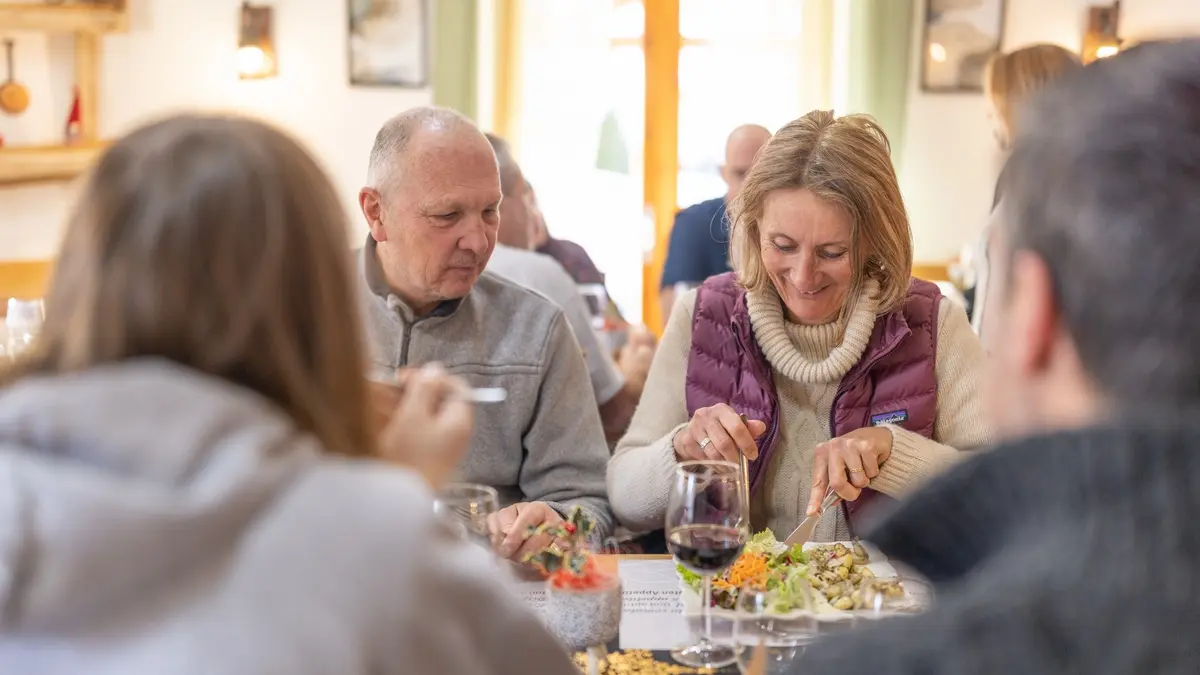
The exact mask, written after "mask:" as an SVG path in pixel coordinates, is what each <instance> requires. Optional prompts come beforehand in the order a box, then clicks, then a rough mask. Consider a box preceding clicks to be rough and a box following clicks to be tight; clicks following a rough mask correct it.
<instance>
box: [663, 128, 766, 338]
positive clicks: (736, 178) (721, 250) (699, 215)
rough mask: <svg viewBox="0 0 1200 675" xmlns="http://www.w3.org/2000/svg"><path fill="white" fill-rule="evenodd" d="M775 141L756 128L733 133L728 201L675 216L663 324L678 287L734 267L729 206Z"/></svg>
mask: <svg viewBox="0 0 1200 675" xmlns="http://www.w3.org/2000/svg"><path fill="white" fill-rule="evenodd" d="M770 139H771V132H770V131H767V129H766V128H765V127H761V126H759V125H757V124H745V125H742V126H740V127H738V128H736V129H734V130H733V133H731V134H729V139H728V140H726V141H725V164H724V165H723V166H722V167H721V177H722V178H724V179H725V185H727V186H728V190H727V191H726V192H725V196H724V197H718V198H716V199H710V200H708V201H706V202H700V203H699V204H695V205H692V206H689V207H687V208H686V209H684V210H682V211H680V212H679V213H678V214H676V216H675V225H674V227H672V228H671V241H670V243H669V244H668V246H667V262H666V264H665V265H664V266H663V275H662V283H661V284H660V290H659V300H660V302H661V303H662V316H663V321H664V322H665V321H666V318H667V316H669V315H670V314H671V307H673V306H674V305H675V287H676V286H677V285H681V286H684V287H686V288H691V287H693V286H699V285H700V283H701V282H702V281H704V280H705V279H707V278H709V277H711V276H713V275H714V274H724V273H725V272H728V271H729V269H730V267H729V225H728V223H726V222H725V207H726V205H728V203H729V201H730V200H732V199H733V198H734V197H736V196H737V194H738V192H741V190H742V181H744V180H745V179H746V173H747V172H749V171H750V167H751V166H753V165H754V159H755V157H757V156H758V151H759V149H760V148H762V146H764V145H766V144H767V141H769V140H770Z"/></svg>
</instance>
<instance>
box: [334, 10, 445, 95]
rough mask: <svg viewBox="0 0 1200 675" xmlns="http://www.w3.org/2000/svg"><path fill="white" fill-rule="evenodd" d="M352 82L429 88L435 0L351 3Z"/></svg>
mask: <svg viewBox="0 0 1200 675" xmlns="http://www.w3.org/2000/svg"><path fill="white" fill-rule="evenodd" d="M346 2H347V7H348V9H349V36H348V37H349V39H348V44H349V64H350V84H351V85H355V86H367V87H406V88H414V89H419V88H423V87H425V86H426V85H428V84H429V51H430V49H429V30H430V14H431V10H430V3H429V0H346Z"/></svg>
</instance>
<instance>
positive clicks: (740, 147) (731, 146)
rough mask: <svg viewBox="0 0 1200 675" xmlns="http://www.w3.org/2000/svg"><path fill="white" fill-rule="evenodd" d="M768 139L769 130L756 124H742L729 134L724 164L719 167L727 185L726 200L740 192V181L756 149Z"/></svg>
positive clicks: (750, 163)
mask: <svg viewBox="0 0 1200 675" xmlns="http://www.w3.org/2000/svg"><path fill="white" fill-rule="evenodd" d="M769 140H771V132H770V131H767V128H766V127H763V126H760V125H757V124H743V125H742V126H740V127H738V128H736V129H734V130H733V132H732V133H730V134H729V138H728V139H727V140H726V141H725V165H724V166H722V167H721V177H722V178H724V179H725V184H726V185H728V186H729V190H728V192H727V193H726V194H725V198H726V199H727V200H729V199H733V198H734V197H736V196H737V194H738V192H741V190H742V182H743V181H745V180H746V174H747V173H749V172H750V167H752V166H754V160H755V158H756V157H758V151H759V150H761V149H762V147H763V146H764V145H766V144H767V141H769Z"/></svg>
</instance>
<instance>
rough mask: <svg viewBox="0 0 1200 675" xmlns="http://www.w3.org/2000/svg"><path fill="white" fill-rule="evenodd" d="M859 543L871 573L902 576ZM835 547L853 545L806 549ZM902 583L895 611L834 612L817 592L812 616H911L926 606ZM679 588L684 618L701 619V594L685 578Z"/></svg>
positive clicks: (824, 618) (715, 610) (718, 611)
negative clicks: (865, 555) (693, 617)
mask: <svg viewBox="0 0 1200 675" xmlns="http://www.w3.org/2000/svg"><path fill="white" fill-rule="evenodd" d="M860 543H861V544H862V545H863V548H865V549H866V550H867V556H868V560H869V562H868V563H867V565H866V567H867V569H869V570H871V572H873V573H874V574H875V576H876V577H878V578H881V579H895V578H897V577H899V576H900V574H899V572H897V571H896V568H895V567H893V566H892V564H891V563H890V562H888V559H887V556H885V555H883V553H882V552H881V551H880V550H879V549H877V548H875V547H874V546H871V545H870V544H868V543H866V542H860ZM833 544H844V545H846V546H853V542H849V541H842V542H833V541H831V542H822V543H813V542H809V543H807V544H805V545H804V550H806V551H807V550H809V549H812V548H814V547H817V546H832V545H833ZM784 548H785V547H784V545H783V544H780V545H779V550H780V551H782V550H783V549H784ZM902 583H903V584H904V600H902V601H900V603H899V604H898V606H896V607H894V608H890V609H888V610H885V611H882V612H879V613H878V614H876V613H875V612H874V611H871V610H863V609H860V610H852V611H846V610H841V609H835V608H834V607H833V606H832V605H830V604H829V602H828V601H826V600H825V596H823V595H821V594H820V593H819V592H818V593H816V595H815V599H816V602H817V605H818V607H817V610H816V611H815V612H813V614H814V615H815V616H816V618H817V620H818V621H827V622H835V621H850V620H853V619H858V618H863V617H876V616H879V617H885V616H892V615H899V614H911V613H912V611H914V610H916V609H917V608H919V607H922V606H924V604H925V603H924V602H923V601H922V599H921V596H920V595H919V594H917V593H913V589H911V588H910V586H909V584H908V582H907V580H904V581H902ZM679 587H680V588H682V589H683V596H682V598H681V599H682V600H683V614H684V616H698V615H699V614H700V611H701V609H702V608H701V606H700V594H699V593H697V592H696V591H694V590H692V587H691V586H688V585H687V583H685V582H684V581H683V579H682V578H680V580H679ZM713 614H714V615H728V616H733V615H735V614H736V612H735V611H734V610H731V609H724V608H721V607H713ZM806 614H808V612H807V611H804V610H797V611H794V612H788V613H787V614H784V615H782V616H783V617H784V618H791V617H801V616H804V615H806Z"/></svg>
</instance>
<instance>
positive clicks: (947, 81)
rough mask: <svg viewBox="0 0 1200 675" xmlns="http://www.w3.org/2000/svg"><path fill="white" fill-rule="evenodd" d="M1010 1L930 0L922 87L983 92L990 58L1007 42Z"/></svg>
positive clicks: (923, 56)
mask: <svg viewBox="0 0 1200 675" xmlns="http://www.w3.org/2000/svg"><path fill="white" fill-rule="evenodd" d="M1006 4H1007V0H927V2H926V3H925V15H924V24H923V30H922V31H921V36H922V38H921V89H922V90H923V91H928V92H981V91H983V72H984V70H985V69H986V68H987V63H988V60H989V59H991V58H992V55H994V54H996V53H997V52H999V51H1000V46H1001V45H1002V44H1003V43H1004V12H1005V9H1006V8H1005V5H1006Z"/></svg>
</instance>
